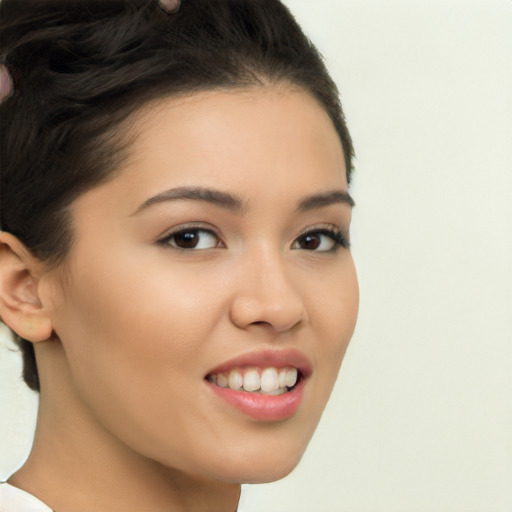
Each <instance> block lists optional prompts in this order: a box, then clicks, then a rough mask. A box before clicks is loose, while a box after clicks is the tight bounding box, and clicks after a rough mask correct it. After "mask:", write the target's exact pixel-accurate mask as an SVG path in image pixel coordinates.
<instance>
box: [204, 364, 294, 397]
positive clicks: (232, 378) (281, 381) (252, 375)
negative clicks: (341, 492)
mask: <svg viewBox="0 0 512 512" xmlns="http://www.w3.org/2000/svg"><path fill="white" fill-rule="evenodd" d="M297 379H298V371H297V369H296V368H292V367H288V368H281V369H279V370H276V368H272V367H269V368H264V369H263V368H254V367H253V368H235V369H233V370H231V371H230V372H229V373H217V374H211V375H208V380H209V381H210V382H211V383H212V384H216V385H217V386H219V387H221V388H230V389H234V390H237V391H238V390H241V389H243V390H244V391H247V392H250V393H254V392H256V393H258V392H259V393H263V394H267V395H281V394H283V393H286V392H287V391H288V390H289V388H292V387H293V386H295V384H296V383H297Z"/></svg>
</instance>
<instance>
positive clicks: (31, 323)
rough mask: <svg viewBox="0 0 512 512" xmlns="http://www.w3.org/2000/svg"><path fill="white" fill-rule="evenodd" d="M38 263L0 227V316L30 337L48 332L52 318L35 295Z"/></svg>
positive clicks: (48, 335) (41, 338) (41, 336)
mask: <svg viewBox="0 0 512 512" xmlns="http://www.w3.org/2000/svg"><path fill="white" fill-rule="evenodd" d="M42 268H43V267H42V263H41V262H40V261H39V260H38V259H37V258H35V257H34V256H33V255H32V254H31V253H30V251H29V250H28V249H27V248H26V247H25V246H24V245H23V244H22V243H21V242H20V241H19V240H18V239H17V238H16V237H15V236H13V235H11V234H10V233H6V232H5V231H0V318H1V319H2V321H3V322H4V323H5V324H6V325H8V326H9V327H10V328H11V329H12V330H13V331H14V332H15V333H17V334H18V335H19V336H21V337H22V338H24V339H26V340H28V341H32V342H38V341H46V340H48V339H49V338H51V336H52V332H53V329H52V322H51V319H50V318H49V316H48V314H47V311H46V310H45V308H44V305H43V304H42V303H41V301H40V299H39V296H38V284H39V276H40V274H41V270H42Z"/></svg>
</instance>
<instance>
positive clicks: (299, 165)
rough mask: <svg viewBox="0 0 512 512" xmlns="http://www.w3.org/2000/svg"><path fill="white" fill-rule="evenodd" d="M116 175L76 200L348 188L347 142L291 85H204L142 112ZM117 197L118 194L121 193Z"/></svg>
mask: <svg viewBox="0 0 512 512" xmlns="http://www.w3.org/2000/svg"><path fill="white" fill-rule="evenodd" d="M131 128H132V129H133V130H134V132H135V133H136V134H137V136H136V137H135V138H134V142H133V143H132V144H131V145H130V148H129V156H128V158H127V159H126V160H124V164H123V168H122V169H121V170H120V172H119V173H118V174H117V175H116V177H115V178H114V179H113V180H111V181H110V182H108V183H107V184H105V185H101V186H99V187H97V188H96V189H93V190H92V191H89V192H87V193H86V194H84V196H85V197H83V198H79V200H78V203H86V202H88V199H91V198H93V197H94V196H96V197H98V198H99V196H101V195H104V199H105V198H106V197H108V196H109V198H110V199H109V203H111V204H121V203H124V204H125V205H126V208H128V209H131V210H132V211H133V210H134V209H136V208H137V207H138V206H140V204H141V203H142V202H143V201H144V200H145V199H147V198H148V197H151V196H152V195H155V194H158V193H160V192H161V191H163V190H166V189H168V188H170V187H187V186H188V187H191V186H203V187H212V188H216V189H222V190H225V191H226V192H233V193H236V194H237V195H239V196H241V197H242V198H244V199H245V200H246V201H247V204H248V205H250V204H251V201H257V200H258V198H260V199H262V198H264V199H265V201H267V202H269V203H270V202H271V200H272V198H273V197H276V198H277V199H279V197H283V196H288V197H290V198H291V197H292V196H296V197H297V200H298V199H300V196H301V195H305V193H306V192H307V193H309V194H310V193H314V192H322V191H323V189H326V190H327V189H333V188H336V189H345V190H346V188H347V182H346V169H345V162H344V156H343V148H342V146H341V142H340V140H339V137H338V133H337V132H336V130H335V128H334V125H333V124H332V122H331V120H330V118H329V116H328V114H327V113H326V111H325V110H324V109H323V108H322V107H321V106H320V104H319V103H318V102H317V101H316V100H315V99H313V98H312V97H311V96H310V95H309V94H308V93H306V92H304V91H302V90H300V89H292V88H285V87H281V88H260V89H251V90H229V91H225V90H222V91H207V92H201V93H196V94H194V95H191V96H188V97H185V98H168V99H164V100H161V101H159V102H157V103H154V104H152V105H151V106H150V107H148V108H146V109H145V110H144V111H143V112H142V113H141V114H139V115H138V116H137V117H136V118H135V119H134V120H133V122H132V127H131ZM116 197H118V199H116Z"/></svg>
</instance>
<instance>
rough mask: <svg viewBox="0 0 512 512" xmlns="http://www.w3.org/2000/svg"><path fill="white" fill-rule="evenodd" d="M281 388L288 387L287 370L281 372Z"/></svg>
mask: <svg viewBox="0 0 512 512" xmlns="http://www.w3.org/2000/svg"><path fill="white" fill-rule="evenodd" d="M279 387H280V388H284V387H286V370H280V371H279Z"/></svg>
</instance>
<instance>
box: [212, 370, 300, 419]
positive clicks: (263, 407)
mask: <svg viewBox="0 0 512 512" xmlns="http://www.w3.org/2000/svg"><path fill="white" fill-rule="evenodd" d="M207 384H208V385H209V386H210V388H211V389H212V391H213V392H214V393H215V394H216V395H217V396H218V397H220V398H222V399H223V400H225V401H226V402H227V403H228V404H229V405H232V406H233V407H235V408H236V409H238V410H239V411H241V412H243V413H245V414H246V415H247V416H250V417H251V418H254V419H256V420H260V421H282V420H286V419H288V418H291V417H292V416H293V415H294V414H295V413H296V412H297V409H298V408H299V406H300V404H301V402H302V397H303V395H304V387H305V384H304V379H303V378H301V379H300V380H299V382H298V383H297V385H296V386H295V387H294V388H293V389H292V390H291V391H287V392H286V393H283V394H282V395H276V396H273V395H264V394H260V393H249V392H247V391H236V390H234V389H229V388H221V387H219V386H216V385H215V384H212V383H210V382H207Z"/></svg>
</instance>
